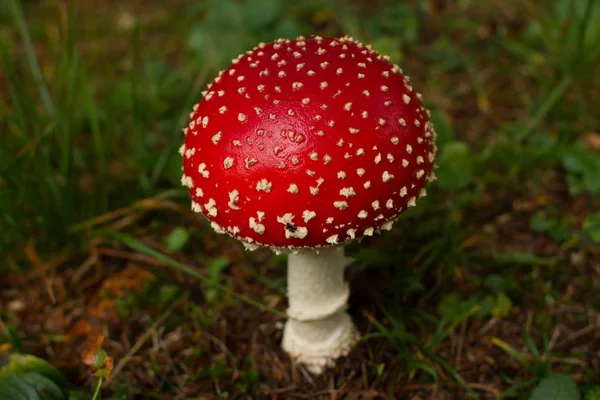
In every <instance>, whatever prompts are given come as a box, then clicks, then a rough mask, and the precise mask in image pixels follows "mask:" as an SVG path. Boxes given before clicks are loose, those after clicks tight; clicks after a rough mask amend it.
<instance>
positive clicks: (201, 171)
mask: <svg viewBox="0 0 600 400" xmlns="http://www.w3.org/2000/svg"><path fill="white" fill-rule="evenodd" d="M184 133H185V134H186V137H185V144H184V145H183V146H182V148H181V150H180V152H181V154H182V156H183V171H184V175H183V178H182V183H183V184H184V185H185V186H187V187H188V189H189V193H190V195H191V197H192V209H193V210H194V211H197V212H202V213H203V214H204V215H205V216H206V217H207V218H208V219H209V220H210V221H211V222H212V226H213V228H215V230H216V231H217V232H221V233H223V232H226V233H228V234H229V235H231V236H233V237H235V238H237V239H239V240H241V241H243V242H245V243H246V244H250V245H251V246H252V245H263V246H272V247H278V248H303V247H320V246H330V245H336V244H341V243H343V242H345V241H348V240H352V239H355V238H359V237H362V236H365V235H372V234H373V233H374V232H376V231H378V230H379V229H390V228H391V225H392V223H393V221H394V219H395V218H396V217H398V215H399V214H401V213H402V212H403V211H405V210H406V208H407V207H411V206H414V205H415V202H416V199H417V198H419V197H422V196H424V195H425V189H424V186H425V183H426V181H427V180H432V179H433V178H434V176H433V168H434V164H433V160H434V157H435V153H436V147H435V136H436V135H435V131H434V130H433V126H432V124H431V122H430V121H429V112H428V111H427V110H426V109H425V108H424V107H423V105H422V103H421V100H420V95H419V94H418V93H416V92H415V91H414V90H413V88H412V86H411V85H410V83H409V80H408V77H406V76H403V73H402V70H401V69H400V68H399V67H398V66H396V65H393V64H392V63H390V62H389V60H388V58H387V57H384V56H381V55H379V54H378V53H377V52H375V51H374V50H371V48H370V47H369V46H364V45H362V44H360V43H357V42H355V41H353V40H352V38H349V37H345V38H341V39H334V38H321V37H314V38H309V39H305V38H302V37H300V38H298V39H296V40H283V39H280V40H277V41H275V42H273V43H269V44H264V43H261V44H260V45H258V46H257V47H256V48H254V49H253V50H251V51H248V52H247V53H246V54H243V55H241V56H240V57H238V58H237V59H235V60H233V64H232V65H231V66H230V67H229V68H228V69H226V70H225V71H222V72H221V73H220V74H219V76H218V77H217V78H216V79H215V81H214V83H212V84H211V85H209V88H208V91H207V92H205V93H204V97H203V100H202V101H201V102H200V103H199V104H197V105H196V106H194V111H193V112H192V114H191V121H190V123H189V125H188V127H187V128H185V129H184Z"/></svg>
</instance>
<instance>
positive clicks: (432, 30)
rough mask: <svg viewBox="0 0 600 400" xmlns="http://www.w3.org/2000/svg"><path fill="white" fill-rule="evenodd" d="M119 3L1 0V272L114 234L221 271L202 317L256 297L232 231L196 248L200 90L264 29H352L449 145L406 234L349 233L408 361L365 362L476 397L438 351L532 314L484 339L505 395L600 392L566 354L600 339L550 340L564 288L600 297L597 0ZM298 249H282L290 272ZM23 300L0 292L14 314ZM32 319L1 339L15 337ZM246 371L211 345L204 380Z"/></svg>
mask: <svg viewBox="0 0 600 400" xmlns="http://www.w3.org/2000/svg"><path fill="white" fill-rule="evenodd" d="M98 3H99V4H102V3H103V2H102V1H99V2H98ZM109 3H111V2H109V1H106V6H105V7H103V6H98V5H97V4H96V2H95V1H94V2H93V1H87V0H79V1H78V2H77V1H73V2H62V1H51V0H43V1H19V0H5V1H2V2H0V271H4V272H5V273H7V274H8V273H13V274H14V273H16V272H19V271H23V273H25V271H27V270H28V269H29V268H31V267H36V266H39V265H41V264H44V265H46V266H48V265H67V266H68V265H69V263H75V261H74V260H80V259H81V258H83V257H85V255H86V254H87V253H88V252H89V251H90V250H89V249H90V248H92V247H94V246H97V245H98V244H97V243H98V242H101V243H103V244H106V245H107V246H108V245H109V244H110V246H126V247H127V248H130V249H134V250H136V251H137V252H139V253H140V254H144V255H146V256H148V257H154V258H155V259H157V260H161V262H163V263H165V264H167V265H169V267H170V268H173V270H174V271H179V272H184V273H186V274H190V273H194V272H193V271H192V270H191V269H190V268H189V266H188V265H187V264H186V263H188V262H189V264H194V263H198V264H201V265H202V266H203V267H206V269H205V270H204V271H203V274H199V273H197V272H196V273H195V274H196V275H194V277H195V278H196V279H202V285H203V287H204V286H206V287H207V288H208V289H207V290H205V291H204V292H203V296H204V297H203V302H205V303H206V307H208V308H209V309H210V310H212V311H211V312H212V314H211V315H212V316H211V317H207V316H206V315H204V314H202V313H200V312H199V311H198V310H196V309H194V310H193V311H192V314H193V315H195V316H196V317H198V318H199V320H200V322H199V324H200V325H201V326H202V327H203V329H207V330H208V329H210V326H211V322H212V321H214V320H215V318H217V317H215V315H218V314H219V312H220V311H221V307H224V304H229V303H227V302H230V303H232V304H235V302H236V301H238V300H240V298H241V299H242V300H243V299H244V297H246V300H248V301H247V302H249V303H251V304H254V305H257V304H255V303H260V302H258V301H254V303H253V301H252V300H250V298H249V297H250V295H248V296H246V295H245V294H242V295H239V294H238V295H237V297H236V295H232V294H231V293H229V292H228V291H227V290H229V289H228V288H229V284H228V283H227V282H228V280H229V279H230V278H231V277H229V275H228V274H229V272H228V271H229V268H230V267H231V260H230V259H229V258H228V257H230V255H229V253H231V252H232V250H230V247H231V246H234V245H235V244H232V243H230V242H227V241H225V242H219V243H220V244H219V246H224V248H225V250H223V251H222V252H221V253H219V252H216V253H217V254H213V253H215V251H214V249H212V250H210V251H208V250H207V251H206V252H205V253H206V254H205V253H203V248H202V247H200V250H198V246H192V243H200V242H202V241H206V240H208V239H207V237H210V235H212V233H211V231H210V230H209V229H206V226H205V225H203V224H201V223H200V224H193V223H191V222H190V219H189V218H190V217H189V216H186V212H185V211H180V210H187V203H188V199H187V193H186V192H185V190H183V189H182V188H181V186H180V168H181V164H180V163H181V162H180V157H179V154H178V152H177V149H178V148H179V146H180V145H181V142H182V134H181V128H182V127H183V126H185V124H186V122H187V118H188V112H189V110H190V109H191V107H192V105H193V104H194V103H195V102H197V101H198V98H199V93H200V91H201V90H202V88H203V86H205V85H206V84H207V83H208V82H209V81H210V80H211V79H212V77H213V76H214V75H215V74H216V73H217V71H219V70H220V69H222V68H225V67H226V66H227V65H228V63H229V62H230V60H231V59H232V58H234V57H235V56H237V55H238V54H239V53H241V52H243V51H245V50H247V49H248V48H250V47H252V46H254V45H255V44H256V43H257V42H259V41H271V40H273V39H275V38H278V37H296V36H298V35H311V34H320V35H326V36H338V35H343V34H349V35H352V36H354V37H355V38H357V39H359V40H361V41H364V42H366V43H371V44H372V45H373V47H374V48H375V49H377V50H380V51H381V52H383V53H385V54H388V55H390V56H391V57H392V60H393V61H394V62H397V63H399V64H401V66H402V67H403V68H404V69H405V71H406V72H407V73H408V74H409V75H410V76H411V78H412V79H413V81H414V82H415V86H416V87H418V88H420V91H421V92H422V93H423V96H424V99H425V102H426V104H427V106H428V107H430V108H431V109H432V110H433V113H432V119H433V121H434V123H435V126H436V129H437V131H438V134H439V141H438V146H439V148H440V153H439V157H438V159H437V164H438V165H439V169H438V170H437V171H436V174H437V176H438V178H439V179H438V181H437V182H435V183H434V184H433V185H432V187H431V188H430V189H428V191H429V192H430V194H431V195H430V196H428V197H427V198H425V199H424V200H423V201H422V202H421V203H420V204H419V207H416V208H414V209H411V210H410V211H409V212H407V213H406V214H405V216H404V218H402V220H401V222H400V224H399V225H398V227H396V228H395V229H394V231H393V232H391V233H389V234H386V235H383V236H381V237H380V238H374V239H372V240H367V241H365V242H363V244H362V245H361V246H358V245H354V246H351V247H350V248H349V249H348V252H349V253H350V254H351V255H352V256H354V257H355V259H356V260H357V261H356V262H355V263H354V265H353V266H352V268H351V274H354V275H353V276H361V277H364V278H365V279H371V278H373V279H374V280H376V281H377V282H380V283H381V284H382V286H381V287H380V288H379V289H378V291H379V293H377V294H373V293H371V292H369V291H368V290H367V289H364V288H363V290H362V291H361V289H360V288H359V293H360V294H361V296H362V298H363V301H364V302H365V303H368V304H371V303H372V304H374V306H373V309H371V308H369V309H367V310H365V309H363V308H361V307H362V305H360V304H359V305H357V306H356V307H358V308H360V309H361V310H362V311H361V312H362V316H361V318H363V320H366V321H367V322H368V323H369V324H370V325H369V326H370V327H371V331H370V334H368V335H366V336H365V338H364V342H365V344H364V345H365V346H374V347H373V349H375V350H376V349H378V346H380V345H379V344H377V343H378V342H376V341H377V339H379V338H384V339H385V340H386V342H387V343H390V344H391V346H392V347H393V349H394V352H395V353H394V354H395V355H394V357H396V358H395V360H397V361H390V360H388V361H387V362H375V361H373V360H368V363H367V364H368V365H369V367H368V368H369V377H370V378H369V379H373V380H374V381H377V380H378V379H380V380H384V379H388V378H389V377H388V375H389V374H396V373H400V372H399V371H404V372H406V373H407V374H408V377H409V378H410V379H408V378H407V379H408V381H409V382H410V381H411V380H412V379H416V382H418V383H419V384H422V385H426V384H436V385H441V386H444V382H447V381H448V379H449V380H450V381H452V382H454V384H455V386H457V387H458V388H459V389H458V390H463V391H464V392H462V393H469V394H470V395H471V396H476V395H477V394H476V393H475V392H476V391H477V390H480V389H481V388H480V387H479V386H476V385H475V386H473V385H470V384H469V382H467V381H466V380H465V379H464V378H463V377H462V375H461V373H459V366H458V365H454V364H453V363H452V362H449V361H448V360H447V358H446V357H445V356H443V355H441V353H440V349H441V348H444V346H445V345H444V344H446V343H448V342H452V341H453V340H454V338H455V337H456V334H457V332H459V331H460V330H461V329H466V328H464V327H465V326H466V325H465V324H466V323H467V322H468V323H469V324H473V325H478V326H481V325H484V324H486V323H491V322H490V321H498V320H500V321H503V320H507V321H509V320H511V318H512V319H513V320H514V322H516V323H517V324H521V323H523V324H524V323H525V321H524V320H523V314H528V312H529V313H531V314H532V315H531V317H530V318H531V320H528V322H527V323H528V324H529V325H528V326H529V327H530V328H531V326H533V327H534V328H535V334H533V335H532V334H531V332H529V330H527V331H522V332H519V335H518V336H519V338H516V337H511V338H510V339H511V340H514V341H518V342H519V343H521V347H520V348H519V349H516V348H515V344H514V342H513V343H512V344H509V343H508V341H509V340H508V338H504V339H501V338H497V337H494V339H495V340H494V341H492V342H493V346H490V347H489V349H488V350H489V351H490V352H492V351H494V350H498V351H499V353H493V354H494V355H493V357H494V358H496V357H500V356H501V355H502V356H506V357H508V359H509V360H512V361H506V363H504V364H502V366H500V367H498V368H499V370H498V371H496V373H497V375H498V376H500V380H499V382H496V380H495V382H494V385H496V386H498V387H501V390H502V396H504V397H506V398H528V396H529V395H530V394H531V395H532V396H533V397H532V398H536V399H537V398H550V397H545V396H546V395H545V394H544V393H547V392H545V391H548V390H550V391H552V390H555V389H547V388H548V387H550V388H554V387H558V386H561V385H562V386H564V387H565V388H566V389H565V391H566V392H569V393H572V395H571V396H572V397H560V398H561V399H575V398H579V394H578V393H579V391H578V390H575V389H577V388H576V387H575V389H573V385H574V384H573V382H574V381H573V379H574V378H573V377H572V376H576V378H577V383H578V384H579V387H580V389H581V392H582V393H585V392H586V391H588V390H589V393H588V397H589V398H593V397H592V395H593V393H592V390H590V389H591V388H592V387H593V386H594V385H599V384H600V377H599V376H598V373H599V371H598V370H597V368H598V366H597V364H596V367H595V368H596V369H594V366H593V365H592V364H590V363H588V362H587V361H585V362H586V364H585V365H586V366H585V367H581V368H579V369H577V368H578V366H580V364H576V363H575V364H568V363H567V362H565V363H562V361H564V360H566V359H568V360H571V359H581V358H582V357H583V355H582V354H583V353H585V352H586V351H587V352H592V353H593V351H600V349H598V346H597V344H593V343H591V342H590V343H584V344H582V346H584V347H585V346H588V347H586V348H585V351H584V350H582V348H581V347H574V348H570V349H569V350H564V352H563V354H559V355H556V357H555V356H554V355H552V351H553V350H552V348H551V346H550V343H549V340H548V336H549V334H550V333H551V332H556V328H557V326H558V325H559V323H558V321H557V320H556V318H557V317H556V315H555V314H552V311H551V308H552V306H555V305H556V304H558V303H560V304H562V303H565V304H571V305H572V304H583V305H585V307H586V310H587V311H589V312H593V313H598V312H599V311H600V310H599V309H600V302H599V300H598V296H597V295H595V294H594V293H596V292H597V289H598V286H597V285H598V284H599V282H600V267H599V265H600V264H599V263H600V261H599V260H600V258H599V257H600V251H599V248H600V246H599V244H600V211H599V210H600V155H599V154H600V113H599V112H598V110H599V109H600V97H599V94H600V68H598V66H599V65H600V3H599V2H598V1H595V0H555V1H552V2H530V1H525V2H522V1H517V0H491V1H489V2H478V1H474V0H453V1H447V2H446V1H434V0H412V1H393V0H389V1H387V0H373V1H369V2H368V1H362V0H352V1H350V0H348V1H342V0H327V1H321V0H300V1H295V2H291V1H284V0H246V1H242V0H203V1H192V0H177V1H172V2H169V7H168V8H165V7H164V5H162V3H161V2H158V1H148V2H144V3H143V4H142V3H141V2H136V1H125V2H120V3H116V5H115V4H109ZM194 222H197V221H194ZM211 240H212V239H211ZM115 243H116V244H115ZM209 253H210V254H209ZM165 254H169V256H166V255H165ZM178 255H182V257H185V258H184V259H182V258H178V259H177V260H174V259H173V258H177V257H178ZM186 259H187V260H189V261H186ZM398 260H405V261H403V262H402V263H401V264H400V265H398ZM281 261H282V260H281V258H274V259H273V260H271V261H270V262H271V264H269V265H271V267H272V268H274V269H277V270H280V269H281V268H278V267H279V265H278V263H281ZM264 263H265V262H263V264H264ZM404 264H406V265H408V266H409V268H398V266H401V267H403V266H404ZM260 271H262V272H256V271H255V272H252V273H250V276H252V279H256V280H257V281H258V282H260V283H261V284H262V285H264V286H266V287H268V288H269V290H270V291H271V292H272V293H275V294H279V295H280V294H281V293H285V292H284V290H285V286H284V283H282V279H281V278H282V277H281V273H280V274H279V275H276V276H271V275H270V274H267V273H265V272H264V271H265V270H264V268H260ZM57 273H58V272H57ZM267 275H269V276H267ZM375 276H378V277H379V278H376V277H375ZM231 279H233V278H231ZM358 280H361V278H359V279H358ZM384 283H385V284H384ZM158 286H159V287H158V288H157V287H156V286H144V289H143V290H141V292H140V293H136V294H134V295H130V296H125V297H121V298H119V300H118V302H117V304H116V307H117V309H118V312H119V314H120V315H121V316H127V315H131V314H135V313H136V312H146V311H148V310H154V309H155V308H157V307H159V305H158V304H156V301H145V300H144V299H146V300H147V299H148V298H150V297H152V296H153V294H155V293H156V290H158V291H159V292H158V293H160V298H161V299H164V301H163V300H160V301H159V303H160V304H169V305H172V303H173V301H174V299H177V298H180V297H181V296H183V294H182V293H183V292H184V291H183V290H180V289H179V286H178V283H176V282H173V281H172V280H169V279H166V278H165V280H164V282H162V283H161V284H160V285H158ZM357 286H360V285H357ZM224 289H225V290H224ZM370 296H372V297H370ZM365 298H366V299H367V300H365ZM153 300H156V299H153ZM258 305H260V304H258ZM160 307H161V308H160V311H161V312H162V311H163V308H162V306H160ZM239 307H242V306H239ZM265 309H269V308H268V307H267V308H265ZM136 310H137V311H136ZM144 310H145V311H144ZM241 312H243V311H241ZM200 314H202V315H200ZM7 315H8V312H5V310H4V309H3V308H2V307H1V306H0V321H2V319H3V318H4V319H5V320H10V318H9V317H8V316H7ZM595 315H597V314H595ZM196 322H197V321H196ZM196 322H194V323H196ZM9 325H10V324H9ZM9 328H10V329H9ZM530 328H528V329H530ZM597 328H598V327H597V326H596V327H595V328H594V329H597ZM19 329H22V330H26V328H25V327H17V326H10V327H8V328H7V329H6V332H5V333H4V334H2V332H1V331H0V337H3V338H4V339H3V341H5V342H10V343H12V346H13V348H16V347H18V346H19V343H20V339H19V338H20V334H19V333H18V331H19ZM573 329H575V328H573ZM7 332H8V333H7ZM2 335H4V336H2ZM590 337H595V336H590ZM373 343H375V344H373ZM594 346H595V347H594ZM540 349H541V350H540ZM375 350H373V351H375ZM369 352H371V348H370V347H369ZM522 353H525V354H526V356H523V354H522ZM586 354H587V353H586ZM598 354H600V353H598ZM551 360H554V361H552V363H551ZM556 360H559V361H556ZM561 360H562V361H561ZM395 362H399V363H401V365H402V367H401V368H398V369H397V370H396V369H394V368H391V367H390V365H392V364H394V363H395ZM582 362H583V361H582ZM515 363H516V364H515ZM557 364H558V365H560V368H559V369H560V370H561V371H563V372H566V373H571V377H569V375H565V374H561V373H560V372H556V371H555V370H556V365H557ZM253 365H255V364H254V362H253V361H252V360H251V359H250V358H245V357H237V358H236V361H235V370H236V371H237V372H240V370H241V373H242V377H241V378H240V379H239V380H238V384H237V386H235V390H237V393H253V392H255V391H257V390H258V389H257V388H258V387H259V382H261V380H262V379H263V378H264V377H262V376H261V375H260V374H259V373H258V372H257V370H256V368H255V367H254V366H253ZM555 372H556V373H555ZM231 373H232V372H231V365H230V364H227V363H226V362H225V361H224V358H218V357H216V356H215V358H214V360H213V359H212V358H211V362H210V365H209V366H206V368H205V369H204V370H202V371H199V372H198V375H197V376H196V379H198V380H201V379H209V380H210V379H220V378H221V377H223V376H228V375H230V374H231ZM415 376H416V378H415ZM386 377H387V378H386ZM448 377H449V378H448ZM487 378H489V377H483V378H482V379H487ZM389 379H391V378H389ZM490 379H491V378H490ZM491 384H492V383H490V385H491ZM538 384H539V386H538V388H537V389H535V390H534V388H535V387H536V386H537V385H538ZM557 385H558V386H557ZM449 386H452V385H449ZM140 390H141V389H140ZM232 390H234V389H232ZM383 390H387V389H385V388H384V389H383ZM494 390H497V393H496V392H493V393H496V394H497V395H498V396H500V391H499V390H500V389H494ZM115 393H119V390H117V389H115ZM540 393H542V394H541V395H540ZM590 393H592V394H590ZM595 393H597V389H595ZM115 396H116V395H115ZM536 396H537V397H536ZM540 396H542V397H540ZM565 396H567V395H565ZM596 396H597V394H596ZM225 397H226V396H225ZM588 397H586V398H588ZM115 398H116V397H115Z"/></svg>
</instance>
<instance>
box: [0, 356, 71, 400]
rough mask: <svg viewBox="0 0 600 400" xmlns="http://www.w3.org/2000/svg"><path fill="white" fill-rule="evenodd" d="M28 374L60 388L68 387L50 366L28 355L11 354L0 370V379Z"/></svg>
mask: <svg viewBox="0 0 600 400" xmlns="http://www.w3.org/2000/svg"><path fill="white" fill-rule="evenodd" d="M28 372H35V373H38V374H40V375H42V376H45V377H46V378H48V379H50V380H52V381H53V382H56V383H57V384H58V385H59V386H61V387H64V386H67V385H68V382H67V380H66V379H65V378H64V376H63V375H62V374H61V373H60V372H59V371H58V370H57V369H56V368H55V367H54V366H53V365H52V364H50V363H49V362H47V361H45V360H43V359H41V358H38V357H35V356H32V355H29V354H25V355H23V354H12V355H11V356H10V358H9V362H8V365H6V366H5V367H4V368H2V369H0V378H2V377H3V376H8V375H13V374H22V373H28ZM1 398H2V397H0V399H1Z"/></svg>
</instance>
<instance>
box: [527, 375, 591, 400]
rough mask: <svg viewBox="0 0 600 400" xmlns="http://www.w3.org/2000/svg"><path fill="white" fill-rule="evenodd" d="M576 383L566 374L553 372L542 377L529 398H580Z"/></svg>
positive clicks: (552, 399) (550, 399) (537, 399)
mask: <svg viewBox="0 0 600 400" xmlns="http://www.w3.org/2000/svg"><path fill="white" fill-rule="evenodd" d="M580 399H581V393H580V392H579V388H578V387H577V384H576V383H575V381H574V380H573V378H571V377H570V376H569V375H567V374H562V373H555V374H551V375H549V376H548V377H546V378H544V379H542V380H541V381H540V383H539V384H538V385H537V386H536V387H535V389H533V392H532V393H531V397H529V400H580Z"/></svg>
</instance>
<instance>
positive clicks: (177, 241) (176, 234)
mask: <svg viewBox="0 0 600 400" xmlns="http://www.w3.org/2000/svg"><path fill="white" fill-rule="evenodd" d="M189 238H190V233H189V232H188V231H187V229H184V228H181V227H178V228H175V229H173V230H172V231H171V233H170V234H169V236H167V239H166V246H167V249H168V250H169V252H170V253H177V252H178V251H180V250H181V249H183V248H184V247H185V245H186V244H187V242H188V240H189Z"/></svg>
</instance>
